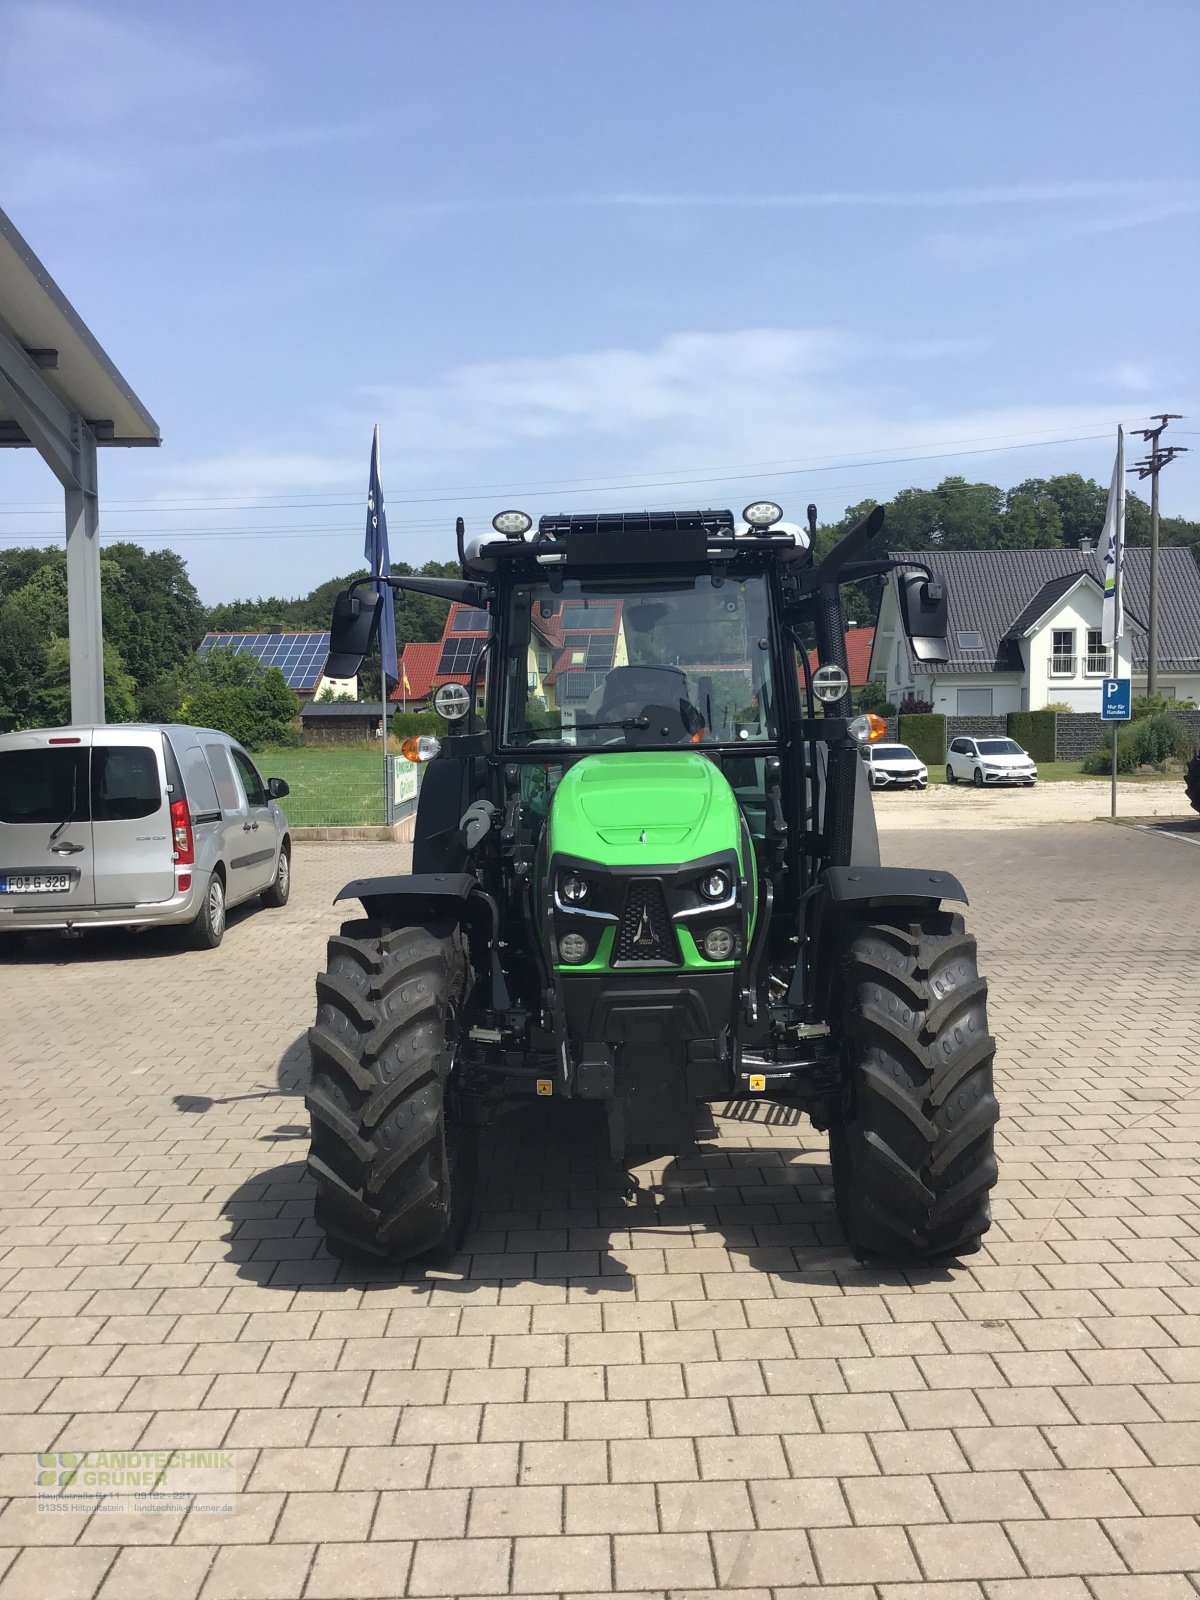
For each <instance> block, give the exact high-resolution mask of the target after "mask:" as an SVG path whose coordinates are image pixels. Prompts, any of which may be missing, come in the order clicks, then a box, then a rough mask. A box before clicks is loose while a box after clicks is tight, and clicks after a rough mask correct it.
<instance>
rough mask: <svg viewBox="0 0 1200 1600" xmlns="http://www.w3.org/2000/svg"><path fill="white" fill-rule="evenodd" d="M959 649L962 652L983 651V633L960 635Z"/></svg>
mask: <svg viewBox="0 0 1200 1600" xmlns="http://www.w3.org/2000/svg"><path fill="white" fill-rule="evenodd" d="M958 648H959V649H960V650H982V649H983V635H982V634H981V633H960V634H959V635H958Z"/></svg>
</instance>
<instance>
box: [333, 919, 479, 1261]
mask: <svg viewBox="0 0 1200 1600" xmlns="http://www.w3.org/2000/svg"><path fill="white" fill-rule="evenodd" d="M469 979H470V969H469V963H468V959H467V953H466V949H465V947H464V944H463V940H462V936H461V934H460V933H459V932H458V931H457V930H456V931H454V932H451V933H441V932H435V931H433V930H432V929H430V928H390V927H388V926H387V925H386V924H383V923H379V922H367V921H362V922H348V923H344V924H343V925H342V931H341V933H340V934H338V935H336V936H335V937H334V938H332V939H330V941H329V953H328V961H327V967H326V971H325V972H323V973H322V974H321V975H320V977H318V979H317V1021H316V1025H315V1027H313V1028H310V1029H309V1035H308V1038H309V1046H310V1049H311V1052H312V1079H311V1083H310V1086H309V1091H308V1094H307V1095H306V1097H305V1102H306V1104H307V1106H308V1110H309V1116H310V1119H311V1127H312V1142H311V1145H310V1147H309V1156H308V1170H309V1172H310V1173H311V1174H312V1178H313V1181H314V1183H315V1184H316V1189H317V1198H316V1218H317V1223H318V1225H319V1226H320V1227H321V1228H322V1230H323V1231H324V1234H325V1242H326V1246H327V1248H328V1250H329V1252H330V1254H331V1255H335V1256H339V1257H341V1258H342V1259H343V1260H349V1261H355V1262H360V1263H361V1262H376V1263H378V1262H385V1261H409V1260H413V1259H414V1258H416V1257H419V1256H424V1255H428V1254H430V1253H431V1252H434V1251H440V1250H444V1249H447V1248H451V1249H452V1248H454V1247H456V1246H457V1245H458V1244H459V1243H460V1242H461V1239H462V1235H463V1234H464V1233H465V1231H466V1226H467V1223H468V1222H469V1220H470V1213H471V1204H472V1200H473V1196H474V1187H475V1166H476V1162H475V1139H474V1134H473V1131H472V1130H470V1129H468V1128H466V1127H464V1126H462V1125H461V1124H460V1123H459V1122H458V1121H457V1120H456V1118H455V1117H454V1115H453V1104H452V1095H451V1090H450V1068H451V1065H452V1063H453V1057H454V1048H455V1028H456V1019H457V1015H458V1012H459V1011H460V1009H461V1006H462V1002H463V1000H464V999H465V996H466V992H467V988H468V984H469Z"/></svg>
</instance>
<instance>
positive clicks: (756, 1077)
mask: <svg viewBox="0 0 1200 1600" xmlns="http://www.w3.org/2000/svg"><path fill="white" fill-rule="evenodd" d="M750 1087H751V1088H752V1089H755V1090H757V1091H758V1092H759V1093H760V1094H761V1092H762V1091H763V1090H764V1089H765V1088H766V1087H767V1080H766V1078H765V1076H764V1075H763V1074H762V1073H761V1072H752V1073H751V1074H750Z"/></svg>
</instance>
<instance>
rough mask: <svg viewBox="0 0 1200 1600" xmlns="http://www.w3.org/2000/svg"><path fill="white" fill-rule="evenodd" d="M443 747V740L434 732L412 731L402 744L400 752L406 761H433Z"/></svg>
mask: <svg viewBox="0 0 1200 1600" xmlns="http://www.w3.org/2000/svg"><path fill="white" fill-rule="evenodd" d="M441 748H442V741H441V740H440V739H439V738H437V737H436V736H435V735H434V734H432V733H410V734H409V736H408V738H407V739H405V740H404V741H403V742H402V743H401V745H400V754H401V755H402V756H403V757H404V759H405V760H406V761H417V762H421V761H432V760H433V758H434V756H436V755H437V753H438V751H439V750H440V749H441Z"/></svg>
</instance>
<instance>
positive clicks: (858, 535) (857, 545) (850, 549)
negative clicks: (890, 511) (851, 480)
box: [805, 506, 887, 588]
mask: <svg viewBox="0 0 1200 1600" xmlns="http://www.w3.org/2000/svg"><path fill="white" fill-rule="evenodd" d="M886 514H887V513H886V512H885V511H884V508H883V507H882V506H876V507H875V509H874V510H873V511H870V512H868V514H867V515H866V516H865V517H864V518H863V519H862V521H861V522H860V523H859V524H858V525H857V527H854V528H851V530H850V532H849V533H848V534H846V536H845V537H844V538H842V539H839V540H838V542H837V543H836V544H835V545H834V547H833V549H832V550H829V551H827V552H826V554H825V555H824V556H823V557H822V559H821V561H820V562H819V564H818V565H817V566H816V567H814V568H813V569H812V570H811V574H807V573H806V574H805V576H806V578H810V581H809V582H807V583H806V584H805V588H820V587H821V585H822V584H826V583H836V582H837V581H838V580H839V578H840V576H841V571H842V568H843V567H844V566H845V565H846V563H847V562H848V561H854V560H856V559H857V558H858V557H859V556H861V555H862V554H863V552H864V551H865V550H866V548H867V546H868V545H869V544H870V542H871V540H872V539H873V538H874V537H875V535H876V534H877V533H878V532H879V530H880V528H882V527H883V519H884V517H885V516H886Z"/></svg>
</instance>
